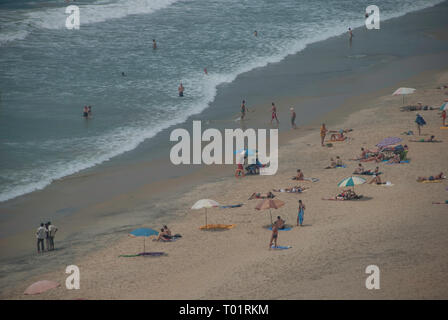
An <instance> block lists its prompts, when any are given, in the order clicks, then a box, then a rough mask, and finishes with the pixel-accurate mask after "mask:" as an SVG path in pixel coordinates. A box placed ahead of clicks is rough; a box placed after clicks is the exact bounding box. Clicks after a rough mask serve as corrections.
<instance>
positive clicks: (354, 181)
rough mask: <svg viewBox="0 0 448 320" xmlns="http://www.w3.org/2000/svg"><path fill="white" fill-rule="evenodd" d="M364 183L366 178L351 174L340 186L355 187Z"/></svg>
mask: <svg viewBox="0 0 448 320" xmlns="http://www.w3.org/2000/svg"><path fill="white" fill-rule="evenodd" d="M364 183H366V179H364V178H361V177H357V176H351V177H348V178H345V179H344V180H342V181H341V182H339V183H338V187H353V189H354V188H355V185H358V184H364Z"/></svg>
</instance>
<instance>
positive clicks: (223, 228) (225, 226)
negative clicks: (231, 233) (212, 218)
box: [199, 224, 236, 230]
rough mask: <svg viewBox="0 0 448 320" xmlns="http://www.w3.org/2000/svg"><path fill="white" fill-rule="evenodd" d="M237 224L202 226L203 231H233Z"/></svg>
mask: <svg viewBox="0 0 448 320" xmlns="http://www.w3.org/2000/svg"><path fill="white" fill-rule="evenodd" d="M235 226H236V224H208V225H206V226H200V227H199V229H201V230H228V229H232V228H234V227H235Z"/></svg>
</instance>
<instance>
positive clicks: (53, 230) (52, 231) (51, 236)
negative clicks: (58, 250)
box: [47, 221, 58, 250]
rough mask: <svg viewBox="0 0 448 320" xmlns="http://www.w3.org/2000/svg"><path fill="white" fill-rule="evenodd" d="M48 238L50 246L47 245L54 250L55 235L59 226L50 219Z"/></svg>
mask: <svg viewBox="0 0 448 320" xmlns="http://www.w3.org/2000/svg"><path fill="white" fill-rule="evenodd" d="M47 224H48V227H47V229H48V240H49V246H47V250H54V236H55V235H56V231H58V228H56V226H54V225H52V224H51V222H50V221H48V223H47Z"/></svg>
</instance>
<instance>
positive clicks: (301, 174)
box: [292, 169, 305, 180]
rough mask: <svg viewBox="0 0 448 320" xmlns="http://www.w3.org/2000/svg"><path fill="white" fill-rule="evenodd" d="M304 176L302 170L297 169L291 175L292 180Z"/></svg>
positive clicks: (301, 178) (300, 178)
mask: <svg viewBox="0 0 448 320" xmlns="http://www.w3.org/2000/svg"><path fill="white" fill-rule="evenodd" d="M304 178H305V176H304V175H303V172H302V170H300V169H297V175H296V176H294V177H292V180H303V179H304Z"/></svg>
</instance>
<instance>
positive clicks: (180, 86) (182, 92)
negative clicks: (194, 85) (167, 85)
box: [177, 82, 185, 97]
mask: <svg viewBox="0 0 448 320" xmlns="http://www.w3.org/2000/svg"><path fill="white" fill-rule="evenodd" d="M177 90H178V91H179V97H183V96H184V90H185V88H184V86H183V85H182V82H181V83H180V85H179V88H178V89H177Z"/></svg>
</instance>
